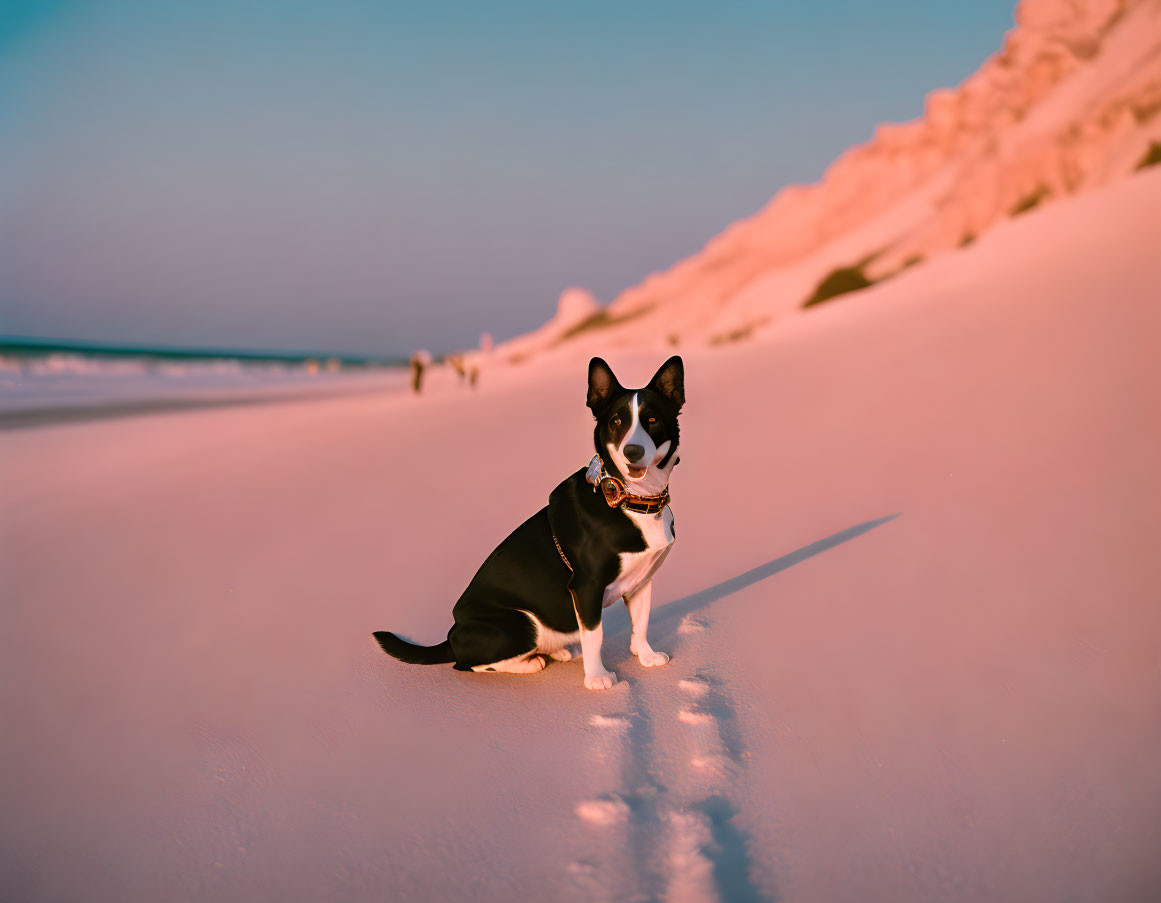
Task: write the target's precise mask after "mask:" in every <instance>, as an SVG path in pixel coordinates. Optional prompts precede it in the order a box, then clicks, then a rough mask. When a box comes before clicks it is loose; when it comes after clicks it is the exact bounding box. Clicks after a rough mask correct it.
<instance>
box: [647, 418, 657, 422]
mask: <svg viewBox="0 0 1161 903" xmlns="http://www.w3.org/2000/svg"><path fill="white" fill-rule="evenodd" d="M649 422H650V423H656V422H657V418H656V417H650V418H649Z"/></svg>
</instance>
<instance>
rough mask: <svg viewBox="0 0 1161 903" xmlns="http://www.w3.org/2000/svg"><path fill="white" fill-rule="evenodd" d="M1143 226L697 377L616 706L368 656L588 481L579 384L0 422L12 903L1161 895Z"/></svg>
mask: <svg viewBox="0 0 1161 903" xmlns="http://www.w3.org/2000/svg"><path fill="white" fill-rule="evenodd" d="M1158 234H1161V173H1149V174H1143V175H1140V176H1136V177H1133V178H1131V179H1128V180H1125V181H1124V182H1122V183H1120V184H1118V185H1116V186H1113V187H1112V188H1110V189H1105V190H1102V191H1100V192H1096V193H1093V194H1090V195H1087V196H1085V197H1082V198H1079V199H1077V200H1073V201H1068V202H1062V203H1060V204H1057V205H1055V206H1053V207H1051V208H1049V209H1046V210H1044V211H1042V212H1037V213H1035V214H1034V215H1028V216H1025V217H1022V218H1020V219H1019V220H1016V221H1013V222H1012V223H1010V224H1006V225H1003V226H1001V227H999V228H997V229H995V230H994V231H993V232H991V233H989V234H988V235H987V236H985V237H984V238H982V239H981V240H980V241H978V242H977V243H976V244H975V245H973V246H972V247H971V248H969V249H967V250H966V251H963V252H960V253H957V254H952V255H949V256H946V257H943V258H940V259H939V260H936V261H933V262H931V263H930V264H929V265H927V266H924V267H922V268H919V269H917V270H916V271H915V272H913V273H907V274H904V275H903V276H900V277H898V278H897V279H895V280H892V281H891V282H889V283H886V284H884V285H883V286H881V287H878V288H875V289H871V290H868V291H866V292H864V293H862V294H860V295H857V296H851V297H849V298H846V299H840V300H836V301H834V302H832V303H831V304H830V305H828V306H824V307H823V308H820V309H819V310H817V311H812V312H811V313H810V314H809V315H806V316H802V317H799V318H796V319H793V320H791V321H788V322H787V323H786V324H785V325H784V326H783V327H782V328H779V329H774V330H771V331H770V332H769V333H768V334H764V335H763V336H762V337H761V338H760V340H757V341H750V342H742V343H737V344H733V345H726V346H721V347H717V348H712V349H710V348H704V347H698V348H693V347H691V348H688V349H681V350H682V352H683V354H684V355H685V359H686V367H687V378H688V387H687V388H688V396H689V404H688V406H687V411H686V413H685V415H684V417H683V443H682V454H681V457H682V463H681V466H680V467H679V468H678V469H677V471H676V474H675V477H674V481H673V485H672V490H673V496H674V502H673V507H674V512H675V515H676V523H677V533H678V542H677V545H676V547H675V550H674V552H673V554H672V555H671V556H670V559H669V561H668V562H667V564H666V566H665V567H664V568H663V570H662V571H661V573H660V574H659V576H658V578H657V582H656V592H655V602H656V603H657V604H658V609H657V611H656V612H655V621H654V625H655V626H654V629H653V631H652V634H653V641H654V646H655V647H656V648H658V649H661V650H665V651H668V652H670V653H671V654H672V656H673V660H672V662H671V663H670V664H669V665H668V666H667V667H665V668H662V669H656V670H652V671H648V672H646V671H645V670H644V669H642V668H640V667H639V666H638V665H637V664H636V662H635V660H633V659H632V658H631V656H630V655H629V652H628V635H627V631H626V630H625V626H626V623H627V621H626V618H625V616H624V613H623V610H621V609H620V607H618V608H617V609H614V610H611V617H612V627H611V628H610V630H609V631H607V634H606V636H607V639H606V650H607V651H606V663H607V664H609V665H610V666H612V667H613V668H614V669H615V670H616V671H617V673H618V674H619V675H620V677H621V678H622V682H621V683H620V684H618V685H617V687H615V688H614V689H613V690H611V691H608V692H605V693H592V692H588V691H586V690H584V689H583V686H582V683H581V666H580V664H579V663H575V662H574V663H569V664H554V665H551V666H550V667H549V668H548V669H547V670H546V671H544V672H542V673H541V674H538V675H535V676H530V677H525V676H508V675H471V674H463V673H459V672H455V671H453V670H452V669H451V668H450V667H433V668H426V669H425V668H418V667H411V666H405V665H402V664H400V663H398V662H395V661H393V660H390V659H388V658H387V657H386V656H384V655H383V654H382V653H381V652H380V651H379V650H378V649H377V647H376V646H375V645H374V643H373V642H372V640H371V637H370V633H371V631H372V630H375V629H380V628H390V629H393V630H397V631H399V632H401V633H403V634H406V635H409V636H412V637H414V638H417V639H420V640H426V641H431V642H434V641H436V640H437V639H439V638H440V637H441V636H442V635H443V633H444V632H445V631H446V629H447V627H448V626H449V623H450V610H451V605H452V603H453V602H454V600H455V598H456V596H457V595H458V593H459V592H460V590H461V589H462V588H463V586H464V585H465V584H466V582H467V580H468V579H469V578H470V577H471V575H472V573H473V571H474V569H475V568H476V566H477V565H478V564H479V563H480V562H481V561H482V560H483V558H484V557H485V556H486V555H487V553H488V552H489V551H490V550H491V548H492V547H493V546H494V545H495V544H496V542H498V541H499V540H500V539H501V538H502V537H503V536H504V535H505V534H506V533H507V532H508V531H509V530H510V529H511V528H513V527H514V526H515V525H516V524H517V523H518V522H519V521H520V520H522V519H523V518H524V517H525V516H526V515H528V514H529V513H531V512H533V511H534V510H536V508H537V507H539V506H540V505H542V504H543V503H544V500H545V498H546V496H547V493H548V492H549V490H550V489H551V488H552V487H553V486H554V485H555V483H556V482H557V481H558V480H559V479H561V478H562V477H563V476H565V475H566V474H567V473H569V472H570V471H571V470H572V469H574V468H576V467H579V466H580V465H582V464H583V463H585V461H587V459H588V456H589V454H590V453H591V449H590V441H591V439H590V437H591V429H590V421H589V419H588V414H587V411H586V410H585V408H584V407H583V402H582V398H583V388H582V384H583V381H584V371H583V361H580V362H579V364H578V362H577V361H572V360H571V359H569V358H568V357H567V356H562V357H559V358H557V359H554V360H553V361H552V362H550V363H545V364H543V365H540V366H539V368H537V366H538V365H536V364H529V365H527V366H525V367H523V368H513V369H511V370H508V371H505V372H495V373H491V374H485V379H484V381H483V384H482V387H481V389H480V390H479V391H478V392H476V393H474V394H473V393H470V392H468V391H466V390H465V391H462V392H459V391H451V390H448V391H442V392H436V393H433V394H431V395H429V396H427V397H424V398H422V399H414V398H411V397H408V396H404V395H398V394H397V395H384V396H381V397H380V396H367V395H362V396H355V397H350V398H346V399H332V400H326V401H311V402H304V403H284V404H279V405H270V406H256V407H246V408H229V409H219V410H201V411H195V412H183V413H174V414H164V415H154V416H145V417H137V418H127V419H117V420H107V421H101V422H93V423H85V424H75V425H61V426H51V427H41V428H37V429H27V430H17V431H11V432H8V433H5V434H3V435H2V436H0V456H2V458H0V465H2V469H0V479H2V480H3V484H2V487H0V490H2V493H3V507H2V518H0V520H2V523H0V531H2V532H0V554H2V556H3V558H2V561H0V566H2V569H0V592H2V593H3V600H4V602H3V609H2V614H0V618H2V621H0V731H2V736H0V890H2V891H3V893H2V896H3V898H4V899H6V900H21V901H30V903H31V901H49V900H54V901H56V900H66V901H72V900H76V901H85V903H98V901H131V900H181V899H192V900H213V901H223V900H274V899H277V900H283V901H286V900H303V901H316V900H341V901H354V900H375V901H381V900H425V901H427V900H431V901H439V900H471V901H493V900H495V901H500V900H504V901H506V900H510V899H512V898H513V896H521V895H536V896H546V897H550V898H553V899H566V900H573V899H576V900H586V901H588V900H600V899H609V900H632V899H641V900H653V899H660V900H667V901H678V900H713V899H721V900H730V901H733V900H739V901H750V900H778V901H786V903H790V901H806V903H810V901H846V900H850V901H861V903H865V901H879V900H882V901H893V903H898V901H912V900H913V901H932V900H940V901H959V900H964V901H966V900H979V901H1003V900H1011V901H1021V903H1025V901H1031V900H1100V901H1106V903H1112V901H1125V903H1130V901H1142V900H1146V899H1156V898H1157V897H1158V895H1161V860H1159V859H1158V857H1157V850H1158V849H1161V766H1159V765H1158V762H1159V761H1161V556H1159V555H1158V548H1159V546H1161V477H1159V472H1161V470H1159V465H1158V462H1161V419H1159V416H1158V413H1159V412H1161V363H1159V362H1161V314H1159V311H1161V303H1159V302H1161V254H1159V253H1158V252H1157V245H1156V236H1157V235H1158ZM663 354H664V352H663V351H662V350H661V349H660V348H657V349H645V350H641V351H639V352H634V353H632V354H629V353H625V354H618V355H617V356H616V357H615V358H614V359H613V360H612V361H611V363H612V364H613V365H614V368H615V369H616V370H617V372H618V374H619V375H621V376H622V378H623V380H624V381H625V382H627V383H630V384H632V383H639V382H643V381H644V380H645V379H647V377H648V376H649V374H650V373H651V372H652V370H653V368H654V367H655V366H656V364H657V363H658V362H659V359H660V357H661V356H662V355H663ZM893 515H897V516H894V517H892V516H893ZM887 518H890V519H887ZM820 540H828V541H826V542H818V541H820ZM763 566H765V567H764V569H763ZM755 568H759V569H762V570H760V571H759V572H758V573H757V574H753V573H751V574H749V575H748V576H747V574H748V572H750V571H752V569H755ZM763 575H764V576H763ZM757 578H762V579H757Z"/></svg>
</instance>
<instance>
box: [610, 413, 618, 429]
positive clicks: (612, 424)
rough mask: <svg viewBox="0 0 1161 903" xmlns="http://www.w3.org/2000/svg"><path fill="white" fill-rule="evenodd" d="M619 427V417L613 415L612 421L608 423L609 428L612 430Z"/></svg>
mask: <svg viewBox="0 0 1161 903" xmlns="http://www.w3.org/2000/svg"><path fill="white" fill-rule="evenodd" d="M620 425H621V415H620V414H614V415H613V419H612V420H610V421H609V426H611V427H612V428H613V429H616V428H617V427H619V426H620Z"/></svg>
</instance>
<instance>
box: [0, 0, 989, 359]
mask: <svg viewBox="0 0 1161 903" xmlns="http://www.w3.org/2000/svg"><path fill="white" fill-rule="evenodd" d="M1011 22H1012V9H1011V3H1010V2H996V0H979V2H975V3H959V2H952V0H946V2H920V0H880V2H877V3H853V2H840V0H816V2H812V3H801V2H767V3H730V2H721V3H680V2H633V0H620V2H608V3H605V2H588V3H583V4H565V3H502V2H496V3H449V2H425V3H390V2H372V0H363V2H343V0H334V2H312V3H307V2H296V0H281V2H273V0H272V2H251V0H234V2H221V0H202V2H198V3H168V2H165V0H90V2H86V0H56V2H46V0H42V2H13V0H0V333H14V334H21V335H34V336H51V337H64V338H76V339H90V340H101V341H114V342H131V343H135V344H137V343H159V344H171V345H212V346H218V347H223V346H226V347H240V348H241V347H244V348H279V349H292V348H293V349H304V350H312V351H329V352H345V353H356V354H358V353H362V354H399V353H405V352H407V351H409V350H411V349H412V348H415V347H421V346H422V347H429V348H431V349H433V350H435V351H444V350H449V349H452V348H456V347H464V346H470V345H473V344H474V343H475V341H476V339H477V337H478V335H479V333H480V332H481V331H483V330H489V331H491V332H493V333H495V335H496V336H497V338H504V337H507V336H510V335H513V334H515V333H518V332H522V331H524V330H526V329H529V328H532V327H534V326H536V325H538V324H539V323H540V322H542V321H543V320H544V319H546V318H547V317H548V316H549V315H550V314H551V312H552V310H553V309H554V306H555V302H556V298H557V296H558V295H559V293H560V291H561V290H562V289H564V288H566V287H568V286H570V285H580V286H584V287H586V288H588V289H590V290H591V291H593V292H594V293H595V294H596V295H597V296H598V298H600V299H601V300H602V301H609V300H611V299H612V298H613V297H614V296H615V295H616V294H617V293H618V292H619V291H620V290H621V289H623V288H625V287H627V286H629V285H632V284H634V283H636V282H638V281H640V279H641V278H643V277H644V276H645V275H646V274H647V273H649V272H650V271H652V270H658V269H664V268H665V267H667V266H668V265H670V264H671V263H673V262H674V261H676V260H678V259H679V258H681V257H683V256H686V255H688V254H690V253H692V252H694V251H696V250H697V249H698V248H699V247H701V246H702V244H704V243H705V241H706V240H708V239H709V238H710V237H712V236H713V235H714V234H716V233H717V232H719V231H720V230H721V229H722V228H723V227H725V226H726V225H727V224H728V223H730V222H732V221H733V220H735V219H738V218H740V217H743V216H746V215H748V214H750V213H752V212H754V211H755V210H757V209H758V208H759V207H761V206H762V205H763V204H765V203H766V202H767V201H768V200H769V199H770V197H771V196H772V195H773V194H774V193H775V192H776V191H777V189H778V188H779V187H781V186H782V185H784V184H787V183H789V182H805V181H814V180H816V179H817V178H818V177H819V176H820V175H821V173H822V171H823V170H824V169H825V168H826V166H827V164H828V163H829V162H830V161H831V160H833V158H834V157H835V156H836V155H837V154H838V153H840V152H841V151H842V150H843V149H844V148H846V147H847V146H849V145H851V144H854V143H858V142H861V141H864V140H866V139H867V138H868V137H870V134H871V132H872V130H873V128H874V126H875V124H876V123H878V122H880V121H884V120H906V119H910V118H914V117H915V116H917V115H918V114H919V113H920V112H921V110H922V102H923V97H924V95H925V94H926V93H927V92H928V91H929V90H931V89H934V88H937V87H946V86H951V85H954V84H956V83H958V82H959V81H961V80H962V79H963V78H965V77H966V76H967V75H969V74H970V73H971V72H972V71H974V69H975V68H976V67H977V66H978V65H979V63H980V62H982V61H983V59H984V58H985V57H986V56H988V55H989V54H991V53H993V52H995V51H996V50H998V49H999V47H1000V44H1001V40H1002V36H1003V33H1004V31H1005V30H1007V29H1008V28H1010V27H1011Z"/></svg>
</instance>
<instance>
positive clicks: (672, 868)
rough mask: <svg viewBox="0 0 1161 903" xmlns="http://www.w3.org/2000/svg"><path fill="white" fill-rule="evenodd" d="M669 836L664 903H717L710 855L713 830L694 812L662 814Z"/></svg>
mask: <svg viewBox="0 0 1161 903" xmlns="http://www.w3.org/2000/svg"><path fill="white" fill-rule="evenodd" d="M665 824H666V828H667V829H668V834H669V844H668V846H669V849H668V853H667V856H666V863H665V864H666V875H667V876H668V881H667V883H666V888H665V900H666V903H717V901H719V900H721V895H720V894H719V893H718V883H717V880H716V879H715V877H714V865H713V861H712V860H711V859H710V855H709V854H710V853H711V852H712V851H713V850H714V849H715V845H714V839H713V828H712V826H711V825H710V821H709V819H708V818H706V816H705V815H704V814H703V813H701V812H698V811H696V810H685V811H677V810H671V811H669V812H667V813H666V814H665Z"/></svg>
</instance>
